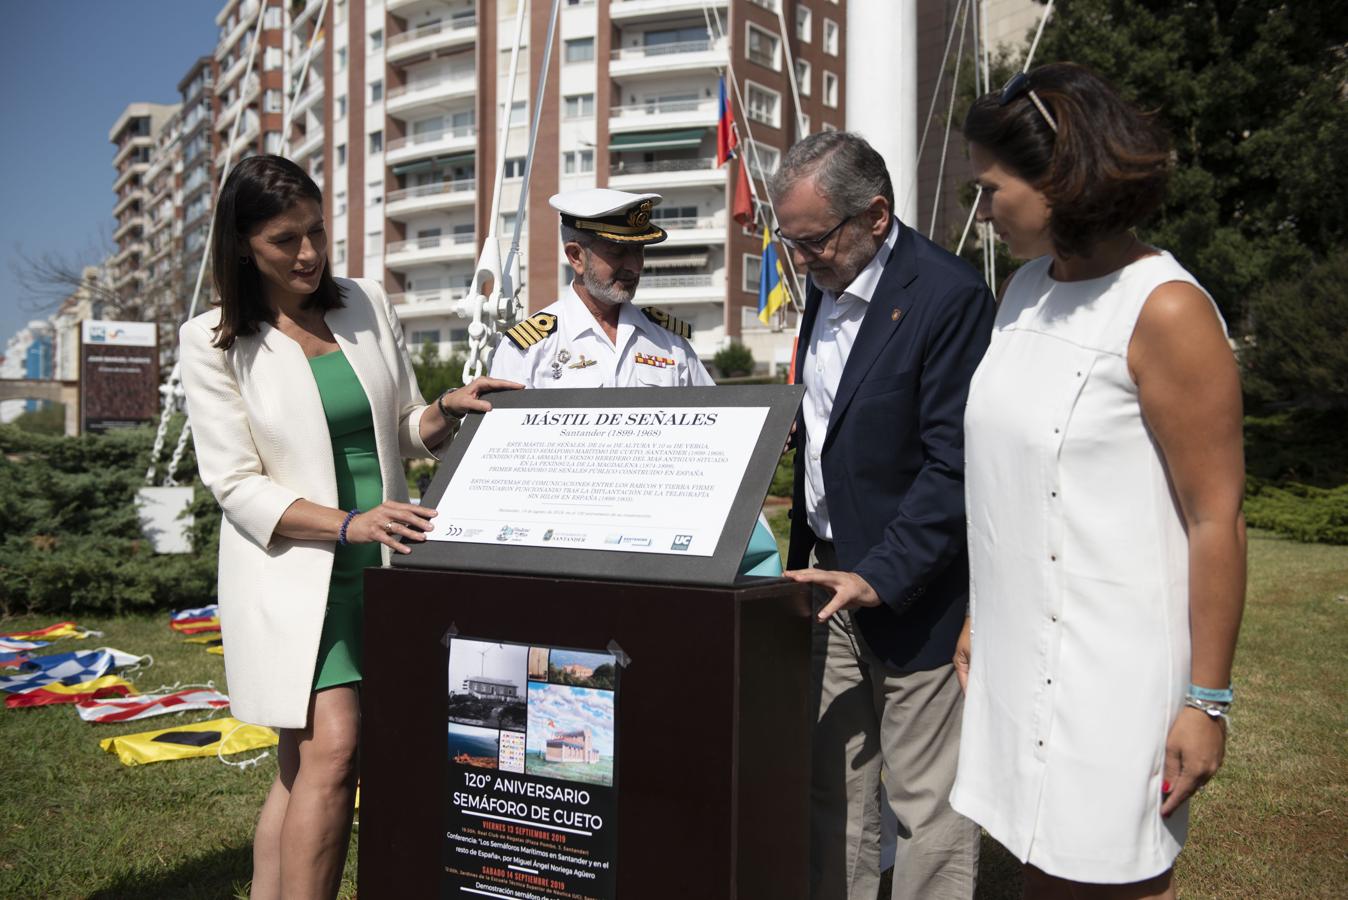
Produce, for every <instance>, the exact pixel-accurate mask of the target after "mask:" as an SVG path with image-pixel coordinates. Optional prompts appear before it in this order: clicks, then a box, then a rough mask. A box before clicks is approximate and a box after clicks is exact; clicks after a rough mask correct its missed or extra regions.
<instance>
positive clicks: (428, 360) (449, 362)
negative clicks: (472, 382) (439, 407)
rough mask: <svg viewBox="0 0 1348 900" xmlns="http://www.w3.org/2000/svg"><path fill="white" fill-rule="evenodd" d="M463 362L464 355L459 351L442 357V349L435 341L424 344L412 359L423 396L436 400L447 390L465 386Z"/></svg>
mask: <svg viewBox="0 0 1348 900" xmlns="http://www.w3.org/2000/svg"><path fill="white" fill-rule="evenodd" d="M463 362H464V358H463V356H462V355H460V354H458V353H451V354H450V355H449V357H448V358H447V359H441V357H440V350H439V348H437V347H436V345H435V343H434V342H433V341H427V342H426V343H424V344H422V345H421V347H420V348H419V349H418V350H417V353H416V356H415V357H414V358H413V359H412V368H413V369H414V370H415V371H416V373H417V387H418V388H420V389H421V396H423V397H425V398H426V399H427V400H434V399H435V398H436V397H439V396H440V395H441V394H442V393H444V392H445V391H450V390H454V389H455V388H461V387H463Z"/></svg>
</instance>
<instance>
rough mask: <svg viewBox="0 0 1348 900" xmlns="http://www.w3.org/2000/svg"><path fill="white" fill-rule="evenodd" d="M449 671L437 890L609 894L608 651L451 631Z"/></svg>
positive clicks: (613, 665) (527, 899) (611, 688)
mask: <svg viewBox="0 0 1348 900" xmlns="http://www.w3.org/2000/svg"><path fill="white" fill-rule="evenodd" d="M448 670H449V683H448V693H447V703H446V707H447V716H446V731H445V733H446V747H445V749H446V755H445V759H446V764H447V765H448V766H449V777H448V779H446V784H447V785H448V796H447V797H446V798H445V840H444V855H443V864H444V876H443V881H442V885H443V890H442V892H441V896H442V897H443V898H445V900H451V898H458V900H464V898H470V897H499V898H510V900H610V898H612V897H613V896H614V890H615V875H616V869H617V851H618V847H617V834H618V828H617V809H618V797H617V791H618V782H617V768H618V767H617V763H618V760H617V746H616V740H615V733H616V727H615V726H616V722H617V699H618V673H619V668H618V666H617V662H616V660H615V658H614V657H613V655H612V654H610V653H607V652H602V651H591V650H576V649H569V648H563V647H545V646H538V645H528V644H514V643H508V642H501V641H490V640H479V639H476V638H470V637H463V636H455V637H453V638H452V639H451V640H450V641H449V660H448Z"/></svg>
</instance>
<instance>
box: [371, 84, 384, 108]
mask: <svg viewBox="0 0 1348 900" xmlns="http://www.w3.org/2000/svg"><path fill="white" fill-rule="evenodd" d="M383 99H384V82H383V80H382V79H381V80H379V81H372V82H370V102H371V103H378V102H379V101H380V100H383Z"/></svg>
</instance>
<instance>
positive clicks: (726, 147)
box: [716, 75, 740, 167]
mask: <svg viewBox="0 0 1348 900" xmlns="http://www.w3.org/2000/svg"><path fill="white" fill-rule="evenodd" d="M739 142H740V139H739V135H738V134H736V133H735V117H734V116H733V115H731V112H730V104H729V103H728V102H727V101H726V96H725V76H724V75H722V76H721V106H720V109H719V111H718V115H717V118H716V165H717V166H718V167H719V166H723V165H725V161H726V160H727V159H730V157H732V156H734V155H735V147H736V146H738V145H739Z"/></svg>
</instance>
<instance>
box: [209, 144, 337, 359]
mask: <svg viewBox="0 0 1348 900" xmlns="http://www.w3.org/2000/svg"><path fill="white" fill-rule="evenodd" d="M301 200H313V201H314V202H316V203H318V204H319V206H320V207H321V206H322V205H323V193H322V192H321V191H320V190H319V189H318V185H316V184H314V180H313V179H312V178H310V177H309V176H308V174H307V173H306V172H305V171H304V170H303V169H301V168H300V167H299V166H297V165H295V164H294V163H293V162H291V161H290V160H288V159H286V158H285V157H281V156H250V157H248V158H247V159H244V160H241V161H240V162H239V164H238V165H236V166H235V167H234V168H233V169H231V170H230V173H229V177H228V178H226V179H225V187H224V189H223V190H221V191H220V201H219V202H218V203H216V205H215V225H214V228H215V234H214V236H213V237H212V238H211V272H212V275H213V276H214V278H215V290H216V292H217V293H218V294H219V295H220V324H219V325H217V326H216V327H215V346H217V347H219V348H220V349H221V350H228V349H229V348H230V347H232V346H234V341H235V340H236V339H237V338H240V337H243V336H245V335H249V334H257V332H258V328H259V327H260V326H261V325H262V323H263V322H268V323H272V324H274V323H275V322H276V313H275V312H274V311H273V310H272V309H271V307H269V306H268V305H267V297H266V293H265V289H264V287H263V284H262V274H261V273H260V272H258V270H257V266H256V265H254V264H253V263H252V261H251V259H247V257H248V234H249V233H250V232H251V231H252V230H253V229H254V228H256V227H257V226H258V225H259V224H261V223H262V222H265V221H267V220H268V219H270V218H272V217H273V216H279V215H280V214H281V213H283V212H285V211H286V210H287V209H290V207H292V206H294V205H295V204H296V203H298V202H299V201H301ZM341 305H342V296H341V290H340V289H339V288H338V287H337V282H336V281H334V280H333V278H332V270H331V266H330V263H329V261H327V260H325V261H324V263H323V273H322V274H321V275H320V276H319V280H318V289H317V290H315V291H314V292H313V294H312V295H311V296H310V297H309V299H308V300H307V301H305V306H306V308H310V309H312V308H313V307H314V306H317V307H318V308H319V309H322V310H325V311H326V310H329V309H337V308H339V307H340V306H341Z"/></svg>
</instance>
